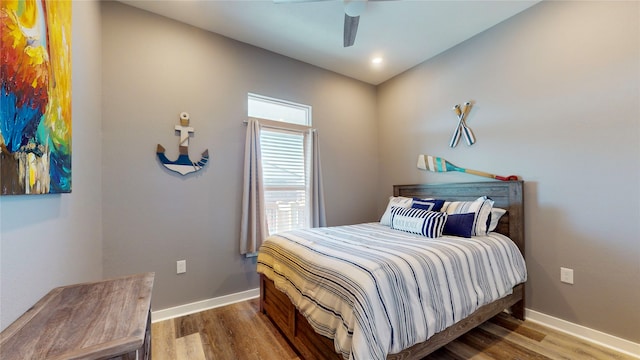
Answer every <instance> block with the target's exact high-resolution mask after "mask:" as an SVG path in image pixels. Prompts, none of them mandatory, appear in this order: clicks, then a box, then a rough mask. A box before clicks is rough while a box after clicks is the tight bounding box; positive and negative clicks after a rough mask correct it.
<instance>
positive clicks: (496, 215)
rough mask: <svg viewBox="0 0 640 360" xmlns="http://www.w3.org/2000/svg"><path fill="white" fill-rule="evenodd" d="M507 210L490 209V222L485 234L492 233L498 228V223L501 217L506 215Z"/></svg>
mask: <svg viewBox="0 0 640 360" xmlns="http://www.w3.org/2000/svg"><path fill="white" fill-rule="evenodd" d="M506 213H507V210H505V209H501V208H495V207H494V208H492V209H491V222H490V223H489V229H487V232H492V231H494V230H495V229H496V228H497V227H498V222H499V221H500V218H501V217H502V215H504V214H506Z"/></svg>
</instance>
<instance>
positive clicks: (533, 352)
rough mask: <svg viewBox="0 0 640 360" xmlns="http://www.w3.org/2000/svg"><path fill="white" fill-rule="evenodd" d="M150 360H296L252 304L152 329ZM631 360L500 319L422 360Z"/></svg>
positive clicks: (536, 326) (503, 316) (507, 318)
mask: <svg viewBox="0 0 640 360" xmlns="http://www.w3.org/2000/svg"><path fill="white" fill-rule="evenodd" d="M151 334H152V342H151V345H152V356H153V359H154V360H245V359H246V360H301V358H300V357H299V356H298V355H297V354H296V353H295V351H294V350H293V349H292V348H291V346H290V345H289V344H288V343H287V341H286V340H285V338H284V337H283V336H282V335H281V334H280V332H279V331H278V329H276V328H275V326H274V325H273V324H272V323H271V321H270V320H269V319H268V318H267V317H266V316H265V315H263V314H261V313H260V311H259V302H258V300H257V299H254V300H249V301H244V302H239V303H236V304H232V305H228V306H224V307H220V308H216V309H211V310H207V311H203V312H199V313H196V314H191V315H187V316H183V317H179V318H176V319H170V320H165V321H160V322H157V323H154V324H152V329H151ZM512 359H518V360H534V359H535V360H543V359H544V360H548V359H551V360H583V359H592V360H636V359H635V358H632V357H630V356H627V355H624V354H620V353H617V352H614V351H612V350H609V349H607V348H604V347H601V346H599V345H596V344H592V343H589V342H586V341H584V340H581V339H578V338H575V337H572V336H569V335H567V334H564V333H562V332H559V331H556V330H553V329H550V328H546V327H544V326H541V325H539V324H536V323H532V322H529V321H521V320H518V319H516V318H514V317H512V316H510V315H507V314H500V315H498V316H496V317H494V318H493V319H491V320H489V321H487V322H486V323H484V324H482V325H481V326H479V327H478V328H476V329H473V330H471V331H470V332H468V333H467V334H465V335H463V336H462V337H460V338H459V339H457V340H455V341H453V342H451V343H450V344H448V345H447V346H445V347H444V348H442V349H440V350H438V351H436V352H434V353H433V354H431V355H429V356H427V357H425V358H424V359H423V360H512Z"/></svg>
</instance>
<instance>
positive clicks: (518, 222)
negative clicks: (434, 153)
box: [393, 181, 524, 256]
mask: <svg viewBox="0 0 640 360" xmlns="http://www.w3.org/2000/svg"><path fill="white" fill-rule="evenodd" d="M522 185H523V182H522V181H482V182H469V183H448V184H418V185H394V186H393V195H394V196H406V197H421V198H426V197H432V198H436V199H443V200H447V201H472V200H475V199H477V198H478V197H480V196H483V195H486V196H488V197H490V198H491V199H492V200H493V201H494V202H495V203H494V204H493V206H494V207H499V208H503V209H506V210H507V213H506V214H505V215H504V216H502V218H500V222H499V223H498V227H497V228H496V231H497V232H499V233H501V234H504V235H506V236H508V237H510V238H511V240H513V242H514V243H516V245H517V246H518V248H519V249H520V252H521V253H522V256H524V198H523V194H522Z"/></svg>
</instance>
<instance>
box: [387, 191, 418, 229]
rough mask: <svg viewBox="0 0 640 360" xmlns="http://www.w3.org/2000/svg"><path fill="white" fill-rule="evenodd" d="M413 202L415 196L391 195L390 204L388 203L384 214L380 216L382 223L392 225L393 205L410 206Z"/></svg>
mask: <svg viewBox="0 0 640 360" xmlns="http://www.w3.org/2000/svg"><path fill="white" fill-rule="evenodd" d="M412 203H413V198H409V197H404V196H389V204H387V209H386V210H385V211H384V214H382V217H381V218H380V224H382V225H386V226H390V225H391V207H392V206H397V207H401V208H410V207H411V204H412Z"/></svg>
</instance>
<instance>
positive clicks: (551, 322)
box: [525, 309, 640, 359]
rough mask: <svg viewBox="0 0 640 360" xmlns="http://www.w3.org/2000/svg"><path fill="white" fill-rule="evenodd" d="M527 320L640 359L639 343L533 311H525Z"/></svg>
mask: <svg viewBox="0 0 640 360" xmlns="http://www.w3.org/2000/svg"><path fill="white" fill-rule="evenodd" d="M525 318H526V319H527V321H531V322H535V323H538V324H540V325H544V326H546V327H549V328H552V329H555V330H558V331H561V332H564V333H567V334H569V335H571V336H575V337H577V338H580V339H583V340H586V341H589V342H591V343H595V344H598V345H600V346H604V347H607V348H610V349H613V350H615V351H618V352H621V353H624V354H625V355H629V356H632V357H634V358H637V359H640V344H638V343H634V342H632V341H629V340H625V339H622V338H619V337H616V336H613V335H609V334H606V333H603V332H601V331H598V330H594V329H590V328H588V327H585V326H582V325H578V324H574V323H571V322H568V321H566V320H562V319H558V318H556V317H553V316H551V315H546V314H543V313H540V312H537V311H535V310H531V309H525Z"/></svg>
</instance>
